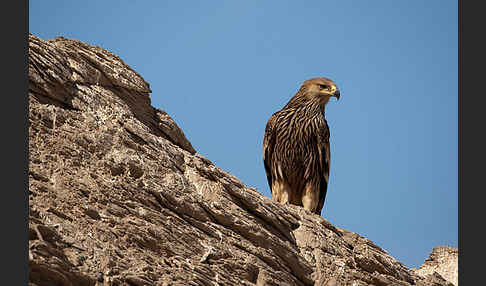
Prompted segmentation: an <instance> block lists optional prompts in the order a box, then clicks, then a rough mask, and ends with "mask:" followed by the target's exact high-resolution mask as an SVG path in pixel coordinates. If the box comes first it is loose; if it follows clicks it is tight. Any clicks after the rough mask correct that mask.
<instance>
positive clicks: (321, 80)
mask: <svg viewBox="0 0 486 286" xmlns="http://www.w3.org/2000/svg"><path fill="white" fill-rule="evenodd" d="M333 96H334V97H336V98H337V99H338V100H339V98H340V97H341V93H340V92H339V89H338V87H337V85H336V84H335V83H334V82H333V81H332V80H330V79H328V78H325V77H318V78H313V79H309V80H306V81H305V82H304V83H303V84H302V86H301V87H300V89H299V91H298V92H297V94H296V95H295V96H294V97H293V98H292V99H291V100H290V101H289V103H288V104H287V107H291V106H315V108H318V109H321V110H324V106H325V105H326V104H327V103H328V102H329V99H330V98H331V97H333Z"/></svg>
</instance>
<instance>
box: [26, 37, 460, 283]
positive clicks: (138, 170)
mask: <svg viewBox="0 0 486 286" xmlns="http://www.w3.org/2000/svg"><path fill="white" fill-rule="evenodd" d="M150 92H151V90H150V88H149V85H148V83H146V82H145V81H144V80H143V78H142V77H141V76H140V75H139V74H137V73H136V72H135V71H133V70H132V69H131V68H130V67H129V66H127V65H126V64H125V63H124V62H123V61H122V60H121V59H120V58H119V57H117V56H116V55H114V54H112V53H110V52H108V51H106V50H104V49H102V48H100V47H96V46H91V45H88V44H86V43H83V42H80V41H77V40H70V39H65V38H62V37H58V38H56V39H54V40H51V41H44V40H42V39H39V38H38V37H36V36H34V35H29V207H30V213H29V230H30V236H29V266H30V270H29V273H30V274H29V281H30V283H31V284H30V285H452V284H450V283H448V282H447V281H445V280H444V279H443V278H442V277H441V276H440V275H438V274H437V275H429V276H427V277H422V276H420V275H417V274H416V273H414V272H413V271H411V270H410V269H408V268H407V267H405V266H404V265H403V264H401V263H400V262H398V261H397V260H395V259H394V258H393V257H391V256H390V255H388V254H387V253H386V251H384V250H383V249H381V248H380V247H378V246H376V245H375V244H373V243H372V242H371V241H369V240H368V239H366V238H364V237H362V236H360V235H358V234H355V233H352V232H349V231H346V230H344V229H341V228H338V227H335V226H333V225H331V224H330V223H329V222H328V221H326V220H325V219H323V218H322V217H320V216H318V215H314V214H312V213H310V212H308V211H305V210H304V209H302V208H300V207H297V206H284V205H280V204H278V203H275V202H274V201H272V200H271V199H270V198H267V197H265V196H263V195H261V194H260V193H259V192H258V191H257V190H255V189H253V188H249V187H246V186H245V185H244V184H243V183H242V182H241V181H240V180H238V179H237V178H236V177H234V176H232V175H231V174H229V173H227V172H225V171H223V170H221V169H219V168H218V167H216V166H215V165H213V164H212V163H211V161H209V160H208V159H206V158H204V157H203V156H201V155H199V154H197V153H196V151H195V150H194V148H193V147H192V146H191V143H190V142H189V141H188V140H187V139H186V137H185V136H184V133H183V132H182V131H181V130H180V129H179V127H178V126H177V125H176V124H175V122H174V121H173V120H172V119H171V117H170V116H169V115H168V114H167V113H166V112H164V111H162V110H158V109H156V108H153V107H152V106H151V105H150V98H149V93H150Z"/></svg>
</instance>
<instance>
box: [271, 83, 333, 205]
mask: <svg viewBox="0 0 486 286" xmlns="http://www.w3.org/2000/svg"><path fill="white" fill-rule="evenodd" d="M331 96H335V97H336V98H338V99H339V97H340V93H339V90H338V88H337V86H336V84H335V83H334V82H333V81H332V80H330V79H327V78H313V79H310V80H307V81H305V82H304V84H302V87H301V88H300V89H299V91H298V92H297V94H296V95H294V97H292V98H291V99H290V101H289V102H288V103H287V105H285V106H284V107H283V108H282V109H281V110H280V111H278V112H276V113H274V114H273V115H272V117H270V119H269V120H268V122H267V126H266V128H265V137H264V140H263V162H264V164H265V171H266V173H267V179H268V184H269V185H270V189H271V190H272V197H273V198H274V199H275V200H276V201H278V202H280V203H283V204H285V203H290V204H294V205H298V206H303V207H304V208H305V209H307V210H309V211H312V212H314V213H316V214H320V213H321V210H322V207H323V206H324V200H325V198H326V192H327V185H328V182H329V168H330V149H329V127H328V125H327V121H326V118H325V115H324V114H325V113H324V109H325V106H326V104H327V102H328V101H329V99H330V97H331Z"/></svg>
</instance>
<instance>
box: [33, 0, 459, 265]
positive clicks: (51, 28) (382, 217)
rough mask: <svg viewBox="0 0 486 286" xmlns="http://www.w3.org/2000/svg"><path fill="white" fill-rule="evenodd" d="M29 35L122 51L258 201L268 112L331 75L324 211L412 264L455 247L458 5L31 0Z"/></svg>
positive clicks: (200, 147)
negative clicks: (334, 89)
mask: <svg viewBox="0 0 486 286" xmlns="http://www.w3.org/2000/svg"><path fill="white" fill-rule="evenodd" d="M29 31H30V33H33V34H35V35H36V36H38V37H40V38H43V39H45V40H49V39H53V38H54V37H56V36H64V37H67V38H75V39H78V40H81V41H85V42H88V43H90V44H92V45H97V46H101V47H103V48H105V49H107V50H109V51H111V52H114V53H115V54H117V55H118V56H120V57H121V58H122V59H123V60H124V61H125V63H127V64H128V65H130V66H131V67H132V68H134V69H135V70H136V71H137V72H138V73H139V74H140V75H142V76H143V77H144V78H145V80H146V81H147V82H149V83H150V86H151V89H152V91H153V92H152V94H151V95H150V96H151V100H152V105H153V106H154V107H157V108H161V109H163V110H165V111H167V112H168V113H169V114H170V115H171V116H172V117H173V118H174V120H175V121H176V122H177V124H178V125H179V126H180V127H181V128H182V129H183V131H184V133H185V135H186V136H187V138H188V139H189V140H190V141H191V142H192V144H193V146H194V148H195V149H196V150H197V151H198V152H199V153H201V154H202V155H204V156H206V157H207V158H209V159H210V160H211V161H212V162H214V163H215V164H216V165H217V166H219V167H220V168H222V169H224V170H227V171H229V172H230V173H232V174H234V175H236V176H237V177H239V178H240V179H241V180H242V181H243V182H244V183H245V184H246V185H247V186H250V187H256V188H257V189H258V190H259V191H260V192H261V193H262V194H264V195H265V196H268V197H270V196H271V194H270V191H269V187H268V185H267V180H266V177H265V171H264V167H263V161H262V158H261V153H262V141H263V133H264V129H265V124H266V122H267V120H268V118H270V116H271V115H272V114H273V113H274V112H276V111H278V110H279V109H280V108H282V107H283V106H284V105H285V104H286V103H287V101H288V100H289V99H290V98H291V97H292V96H293V95H294V94H295V92H296V91H297V90H298V88H299V87H300V85H301V83H302V82H303V81H305V80H306V79H309V78H313V77H321V76H324V77H328V78H331V79H332V80H334V81H335V82H336V83H337V84H338V86H339V87H340V90H341V99H340V100H339V101H337V102H336V101H335V100H331V102H330V103H329V104H328V106H327V108H326V117H327V121H328V124H329V126H330V129H331V152H332V153H331V160H332V166H331V175H330V184H329V189H328V193H327V197H326V204H325V205H324V209H323V213H322V215H323V216H324V217H325V218H326V219H328V220H329V221H330V222H331V223H333V224H334V225H336V226H339V227H343V228H345V229H348V230H350V231H353V232H356V233H359V234H360V235H363V236H365V237H367V238H368V239H370V240H372V241H373V242H375V243H376V244H377V245H379V246H381V247H382V248H384V249H385V250H386V251H388V253H389V254H391V255H392V256H394V257H395V258H397V259H398V260H400V261H401V262H403V263H404V264H405V265H407V266H409V267H417V266H419V265H421V264H422V263H423V262H424V260H425V258H426V257H427V256H428V254H429V252H430V251H431V250H432V248H433V247H434V246H438V245H444V244H446V245H450V246H453V247H457V246H458V206H457V203H458V201H457V194H458V193H457V191H458V179H457V172H458V168H457V163H458V151H457V147H458V137H457V134H458V131H457V129H458V124H457V123H458V120H457V116H458V114H457V101H458V98H457V93H458V83H457V78H458V64H457V63H458V57H457V51H458V50H457V46H458V42H457V39H458V36H457V1H445V0H444V1H418V0H414V1H256V0H252V1H250V0H249V1H196V0H194V1H175V0H174V1H40V0H37V1H30V6H29Z"/></svg>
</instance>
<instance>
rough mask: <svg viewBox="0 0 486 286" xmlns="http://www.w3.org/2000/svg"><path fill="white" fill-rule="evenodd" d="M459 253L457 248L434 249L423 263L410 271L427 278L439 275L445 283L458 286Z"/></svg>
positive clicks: (440, 247) (439, 247)
mask: <svg viewBox="0 0 486 286" xmlns="http://www.w3.org/2000/svg"><path fill="white" fill-rule="evenodd" d="M458 263H459V251H458V249H457V248H454V247H450V246H446V245H444V246H437V247H434V249H433V250H432V252H431V253H430V255H429V258H427V259H425V263H424V264H422V266H420V267H419V268H417V269H412V270H413V271H414V272H415V273H416V274H418V275H421V276H424V277H427V276H428V275H432V274H434V273H438V274H440V275H441V276H442V277H444V278H445V279H446V280H447V281H450V282H452V283H453V284H454V285H455V286H457V285H459V284H458V283H459V282H458V278H459V273H458Z"/></svg>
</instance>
